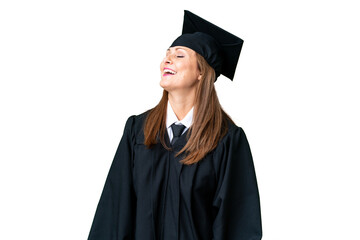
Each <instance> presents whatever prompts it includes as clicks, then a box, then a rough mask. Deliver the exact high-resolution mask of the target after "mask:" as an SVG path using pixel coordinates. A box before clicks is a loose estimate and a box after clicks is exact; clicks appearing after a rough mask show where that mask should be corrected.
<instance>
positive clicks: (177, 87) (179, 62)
mask: <svg viewBox="0 0 360 240" xmlns="http://www.w3.org/2000/svg"><path fill="white" fill-rule="evenodd" d="M160 72H161V81H160V86H161V87H163V88H164V89H165V90H166V91H168V92H172V91H182V92H186V91H189V90H194V89H195V87H196V86H197V84H198V82H199V80H200V77H201V76H200V71H199V69H198V64H197V59H196V53H195V51H194V50H192V49H190V48H187V47H181V46H175V47H171V48H169V49H168V50H167V51H166V56H165V58H164V60H163V61H162V62H161V64H160Z"/></svg>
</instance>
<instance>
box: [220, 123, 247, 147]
mask: <svg viewBox="0 0 360 240" xmlns="http://www.w3.org/2000/svg"><path fill="white" fill-rule="evenodd" d="M243 144H248V143H247V139H246V135H245V132H244V130H243V128H242V127H240V126H238V125H236V124H235V123H233V122H231V121H228V131H227V133H226V134H225V136H224V137H223V138H222V139H221V140H220V141H219V143H218V146H217V147H216V149H215V154H219V153H224V152H227V151H228V150H230V149H237V148H238V147H239V146H240V145H243Z"/></svg>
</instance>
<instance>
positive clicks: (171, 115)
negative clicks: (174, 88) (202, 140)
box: [166, 101, 194, 128]
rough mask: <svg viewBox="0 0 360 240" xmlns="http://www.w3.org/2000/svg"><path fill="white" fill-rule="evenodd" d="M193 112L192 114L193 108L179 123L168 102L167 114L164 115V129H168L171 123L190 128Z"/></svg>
mask: <svg viewBox="0 0 360 240" xmlns="http://www.w3.org/2000/svg"><path fill="white" fill-rule="evenodd" d="M193 112H194V107H192V108H191V109H190V111H189V112H188V113H187V114H186V116H185V117H184V118H183V119H182V120H181V121H179V119H178V118H177V117H176V114H175V112H174V110H173V109H172V107H171V104H170V102H169V101H168V105H167V113H166V128H169V127H170V126H171V125H172V124H173V123H181V124H183V125H184V126H185V127H186V128H190V126H191V125H192V120H193Z"/></svg>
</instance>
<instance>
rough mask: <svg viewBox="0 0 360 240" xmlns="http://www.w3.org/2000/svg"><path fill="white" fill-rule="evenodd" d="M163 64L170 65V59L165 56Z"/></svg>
mask: <svg viewBox="0 0 360 240" xmlns="http://www.w3.org/2000/svg"><path fill="white" fill-rule="evenodd" d="M164 63H165V64H172V61H171V59H170V56H166V57H165V58H164Z"/></svg>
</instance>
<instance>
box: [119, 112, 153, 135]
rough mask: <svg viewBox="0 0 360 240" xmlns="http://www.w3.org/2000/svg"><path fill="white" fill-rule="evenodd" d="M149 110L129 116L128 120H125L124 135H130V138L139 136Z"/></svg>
mask: <svg viewBox="0 0 360 240" xmlns="http://www.w3.org/2000/svg"><path fill="white" fill-rule="evenodd" d="M150 110H151V109H150ZM150 110H147V111H145V112H143V113H140V114H138V115H131V116H130V117H128V119H127V120H126V124H125V129H124V133H128V134H130V135H132V137H137V136H139V135H141V134H142V133H143V129H144V124H145V120H146V117H147V115H148V113H149V112H150Z"/></svg>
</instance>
